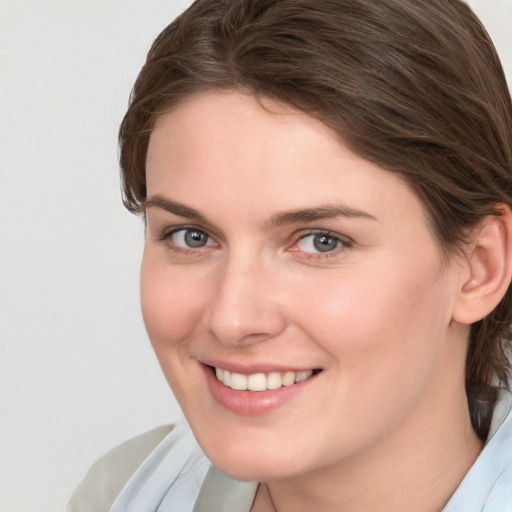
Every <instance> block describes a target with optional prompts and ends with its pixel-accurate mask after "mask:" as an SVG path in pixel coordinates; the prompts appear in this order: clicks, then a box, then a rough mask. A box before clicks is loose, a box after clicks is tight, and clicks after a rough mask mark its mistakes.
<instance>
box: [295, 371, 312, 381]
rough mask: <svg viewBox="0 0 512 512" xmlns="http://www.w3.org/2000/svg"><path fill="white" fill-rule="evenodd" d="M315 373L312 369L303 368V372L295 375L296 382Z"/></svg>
mask: <svg viewBox="0 0 512 512" xmlns="http://www.w3.org/2000/svg"><path fill="white" fill-rule="evenodd" d="M311 375H313V372H312V371H311V370H303V371H301V372H297V374H296V375H295V382H302V381H303V380H306V379H307V378H308V377H311Z"/></svg>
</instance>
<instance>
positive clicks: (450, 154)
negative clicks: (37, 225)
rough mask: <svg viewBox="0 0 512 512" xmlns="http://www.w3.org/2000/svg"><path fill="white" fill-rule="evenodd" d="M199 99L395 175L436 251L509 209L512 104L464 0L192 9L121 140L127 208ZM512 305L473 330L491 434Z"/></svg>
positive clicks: (135, 104)
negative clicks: (191, 100) (157, 126)
mask: <svg viewBox="0 0 512 512" xmlns="http://www.w3.org/2000/svg"><path fill="white" fill-rule="evenodd" d="M208 89H237V90H241V91H246V92H248V93H250V94H254V95H255V96H257V97H270V98H272V99H274V100H278V101H281V102H284V103H286V104H289V105H291V106H293V107H295V108H297V109H299V110H301V111H304V112H306V113H308V114H309V115H311V116H313V117H315V118H317V119H319V120H321V121H322V122H324V123H325V124H326V125H328V126H329V127H331V128H333V129H334V130H335V131H336V132H337V133H338V134H340V136H341V137H342V138H343V140H344V141H345V143H347V144H348V146H349V147H350V148H351V149H352V150H353V151H355V152H356V153H357V154H359V155H360V156H361V157H363V158H366V159H368V160H370V161H372V162H374V163H376V164H377V165H379V166H380V167H382V168H384V169H386V170H388V171H391V172H395V173H398V174H399V175H400V176H401V177H402V178H403V179H404V180H405V181H406V182H407V183H408V184H409V185H410V186H411V188H412V189H413V190H414V191H415V192H416V194H417V195H418V196H419V197H420V198H421V200H422V201H423V203H424V205H425V208H426V211H427V213H428V215H429V220H430V222H431V225H432V229H433V232H434V233H435V235H436V237H437V239H438V241H439V244H440V247H441V248H442V249H443V250H444V252H445V253H446V254H449V253H450V251H453V250H456V249H457V248H460V247H461V244H462V243H463V242H464V234H465V233H467V230H468V228H470V227H472V226H474V225H476V224H477V223H478V222H479V221H480V220H481V219H482V218H483V217H484V216H486V215H499V214H500V211H499V204H500V203H502V204H505V205H508V206H512V102H511V99H510V94H509V91H508V88H507V84H506V80H505V77H504V74H503V70H502V67H501V64H500V61H499V58H498V56H497V54H496V50H495V48H494V46H493V44H492V42H491V40H490V38H489V36H488V34H487V33H486V31H485V29H484V28H483V26H482V24H481V23H480V22H479V20H478V19H477V17H476V16H475V15H474V14H473V12H472V11H471V9H470V8H469V7H468V6H467V5H466V4H465V3H464V2H463V1H461V0H197V1H196V2H194V3H193V4H192V5H191V6H190V7H189V8H188V9H187V10H186V11H185V12H184V13H183V14H182V15H181V16H179V17H178V18H177V19H176V20H175V21H174V22H173V23H171V24H170V25H169V26H168V27H167V28H166V29H165V30H164V31H163V32H162V33H161V34H160V35H159V36H158V38H157V39H156V40H155V42H154V43H153V46H152V48H151V50H150V51H149V54H148V57H147V61H146V64H145V65H144V67H143V69H142V71H141V72H140V74H139V77H138V78H137V81H136V83H135V86H134V89H133V92H132V96H131V102H130V106H129V109H128V111H127V113H126V115H125V117H124V120H123V122H122V125H121V129H120V135H119V140H120V161H121V169H122V177H123V186H124V203H125V205H126V207H127V208H128V209H129V210H130V211H132V212H138V211H141V209H143V205H144V200H145V198H146V181H145V162H146V152H147V147H148V142H149V137H150V134H151V130H152V128H153V125H154V122H155V119H156V117H157V116H158V115H160V114H161V113H163V112H165V111H167V110H169V109H171V108H172V107H173V106H174V105H176V104H178V103H179V102H181V101H182V100H183V99H184V98H187V97H189V96H190V95H192V94H194V93H197V92H199V91H202V90H208ZM511 294H512V292H511V289H510V287H509V290H508V291H507V294H506V296H505V297H504V298H503V300H502V301H501V303H500V304H499V305H498V307H497V308H496V309H495V310H494V311H493V312H492V313H491V314H490V315H488V316H487V317H486V318H484V319H483V320H482V321H480V322H478V323H475V324H474V325H472V329H471V337H470V343H469V350H468V357H467V363H466V388H467V391H468V399H469V402H470V410H471V415H472V421H473V426H474V427H475V429H476V431H477V432H478V433H479V435H480V436H481V437H484V436H485V435H486V433H487V429H488V425H489V418H490V411H491V410H492V403H493V392H492V390H493V387H492V385H493V383H494V384H495V383H502V384H505V385H506V384H507V377H508V373H509V366H510V363H509V360H508V358H507V347H509V345H510V342H511V340H510V338H511V333H510V324H511V310H512V295H511Z"/></svg>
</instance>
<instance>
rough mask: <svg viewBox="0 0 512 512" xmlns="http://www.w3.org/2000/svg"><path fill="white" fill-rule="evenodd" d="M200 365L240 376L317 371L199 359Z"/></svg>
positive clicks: (297, 367) (269, 364)
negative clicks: (239, 374)
mask: <svg viewBox="0 0 512 512" xmlns="http://www.w3.org/2000/svg"><path fill="white" fill-rule="evenodd" d="M199 362H200V363H202V364H204V365H207V366H213V367H215V368H222V369H223V370H228V371H230V372H232V373H241V374H242V375H252V374H254V373H270V372H280V373H285V372H300V371H304V370H316V369H319V368H317V367H313V366H289V365H282V364H275V363H251V364H248V363H240V362H231V361H221V360H218V359H200V360H199Z"/></svg>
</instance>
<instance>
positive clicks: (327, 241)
mask: <svg viewBox="0 0 512 512" xmlns="http://www.w3.org/2000/svg"><path fill="white" fill-rule="evenodd" d="M313 244H314V246H315V249H317V250H318V251H320V252H328V251H332V250H333V249H336V247H337V245H338V240H337V239H336V238H332V237H330V236H325V235H317V236H315V239H314V241H313Z"/></svg>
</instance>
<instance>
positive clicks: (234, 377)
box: [223, 371, 247, 391]
mask: <svg viewBox="0 0 512 512" xmlns="http://www.w3.org/2000/svg"><path fill="white" fill-rule="evenodd" d="M225 373H226V372H225V371H224V374H225ZM223 381H224V379H223ZM229 387H230V388H232V389H239V390H241V391H245V390H246V389H247V375H242V374H241V373H232V374H231V384H230V386H229Z"/></svg>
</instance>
